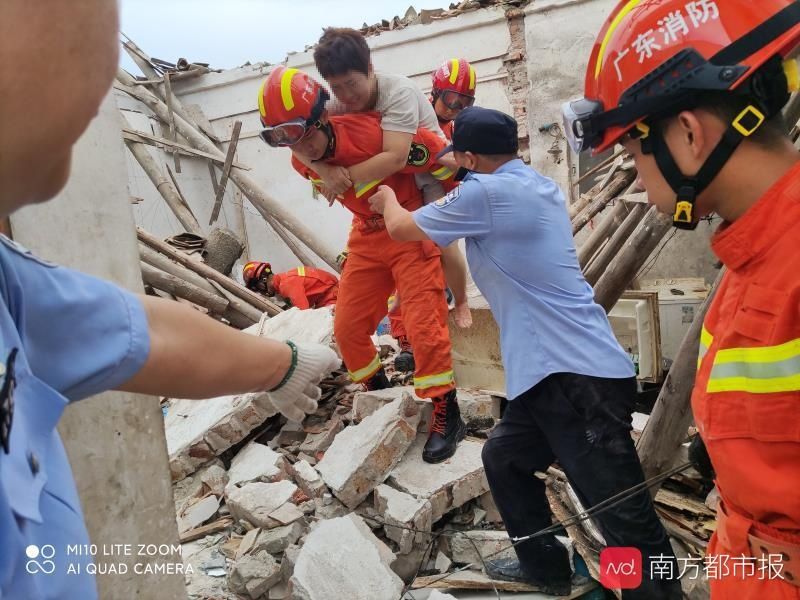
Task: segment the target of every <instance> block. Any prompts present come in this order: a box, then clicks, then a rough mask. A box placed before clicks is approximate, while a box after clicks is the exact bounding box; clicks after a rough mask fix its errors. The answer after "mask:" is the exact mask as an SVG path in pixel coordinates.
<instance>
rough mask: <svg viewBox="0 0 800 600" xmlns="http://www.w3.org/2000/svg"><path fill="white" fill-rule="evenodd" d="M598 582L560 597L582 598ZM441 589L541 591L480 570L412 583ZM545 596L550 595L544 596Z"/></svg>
mask: <svg viewBox="0 0 800 600" xmlns="http://www.w3.org/2000/svg"><path fill="white" fill-rule="evenodd" d="M596 587H597V582H594V581H588V580H587V581H586V583H584V584H582V585H578V586H574V587H573V588H572V591H571V592H570V594H569V595H568V596H559V597H560V598H564V599H569V598H580V597H581V596H582V595H583V594H585V593H587V592H589V591H591V590H593V589H595V588H596ZM426 588H427V589H439V590H493V589H497V590H498V591H501V592H539V588H538V587H536V586H535V585H529V584H527V583H519V582H516V581H499V580H492V579H489V578H488V577H487V576H486V575H484V574H483V573H480V572H478V571H471V570H465V571H457V572H455V573H449V574H447V576H446V577H445V575H430V576H427V577H417V578H416V579H415V580H414V581H413V583H412V584H411V589H412V590H421V589H426ZM544 597H545V598H546V597H548V596H544Z"/></svg>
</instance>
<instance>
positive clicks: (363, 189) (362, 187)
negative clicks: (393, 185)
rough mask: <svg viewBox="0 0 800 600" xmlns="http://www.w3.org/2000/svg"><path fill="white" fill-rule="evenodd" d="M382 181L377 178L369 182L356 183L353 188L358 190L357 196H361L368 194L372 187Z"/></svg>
mask: <svg viewBox="0 0 800 600" xmlns="http://www.w3.org/2000/svg"><path fill="white" fill-rule="evenodd" d="M381 181H383V180H382V179H375V180H374V181H369V182H367V183H356V184H355V185H354V186H353V189H355V191H356V198H361V196H363V195H364V194H366V193H367V192H368V191H370V190H371V189H372V188H374V187H375V186H376V185H378V184H379V183H380V182H381Z"/></svg>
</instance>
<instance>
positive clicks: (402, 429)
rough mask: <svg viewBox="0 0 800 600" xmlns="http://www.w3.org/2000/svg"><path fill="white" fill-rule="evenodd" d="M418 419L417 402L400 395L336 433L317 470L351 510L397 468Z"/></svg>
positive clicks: (414, 431) (411, 438)
mask: <svg viewBox="0 0 800 600" xmlns="http://www.w3.org/2000/svg"><path fill="white" fill-rule="evenodd" d="M418 422H419V408H418V407H417V405H416V404H415V402H414V401H413V400H412V399H411V398H409V397H407V396H406V397H403V398H398V399H397V400H395V401H394V402H392V403H390V404H387V405H386V406H384V407H383V408H381V409H380V410H378V411H377V412H375V413H373V414H372V415H370V416H368V417H367V418H366V419H364V420H363V421H362V422H361V423H359V424H358V425H353V426H350V427H347V428H346V429H345V430H344V431H342V432H341V433H340V434H339V435H338V436H336V439H335V440H334V441H333V444H332V445H331V447H330V449H329V450H328V451H327V452H326V453H325V456H324V458H323V459H322V460H321V461H320V462H319V463H318V464H317V471H318V472H319V474H320V475H321V476H322V479H323V480H324V481H325V483H326V484H327V485H328V486H329V487H330V488H331V491H332V492H333V493H334V495H335V496H336V497H337V498H339V500H341V501H342V502H343V503H344V504H345V505H346V506H347V507H348V508H350V509H351V510H352V509H354V508H356V507H357V506H358V505H359V504H361V502H363V501H364V499H365V498H366V497H367V496H368V495H369V493H370V492H371V491H372V490H373V489H374V488H375V487H376V486H377V485H379V484H380V483H383V481H384V480H385V479H386V477H387V476H388V475H389V473H390V472H391V471H392V469H394V467H395V466H396V465H397V463H398V462H399V461H400V459H401V458H402V457H403V454H405V452H406V450H407V449H408V447H409V445H411V443H412V441H413V440H414V436H415V435H416V431H417V424H418Z"/></svg>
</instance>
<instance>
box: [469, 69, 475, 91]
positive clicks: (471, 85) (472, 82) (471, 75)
mask: <svg viewBox="0 0 800 600" xmlns="http://www.w3.org/2000/svg"><path fill="white" fill-rule="evenodd" d="M469 89H471V90H474V89H475V67H473V66H472V65H470V66H469Z"/></svg>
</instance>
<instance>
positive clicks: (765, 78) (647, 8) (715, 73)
mask: <svg viewBox="0 0 800 600" xmlns="http://www.w3.org/2000/svg"><path fill="white" fill-rule="evenodd" d="M798 44H800V1H798V0H757V1H754V0H724V2H723V1H720V0H620V2H619V3H618V4H617V6H616V8H615V9H614V10H613V11H612V13H611V15H610V16H609V17H608V19H607V20H606V22H605V24H604V25H603V27H602V29H601V30H600V34H599V36H598V38H597V41H596V42H595V45H594V48H593V50H592V55H591V57H590V59H589V65H588V69H587V72H586V81H585V96H584V98H581V99H580V100H575V101H572V102H568V103H566V104H565V105H564V106H563V112H564V125H565V133H566V135H567V138H568V139H569V142H570V145H571V146H572V147H573V149H574V150H576V151H578V152H580V151H583V150H588V149H589V148H591V149H593V150H594V152H595V153H599V152H602V151H604V150H606V149H608V148H610V147H611V146H613V145H614V144H615V143H616V142H618V141H619V140H620V139H621V138H622V137H623V136H624V135H625V134H627V133H631V135H633V137H639V138H641V139H642V151H643V152H645V153H649V154H653V155H654V157H655V160H656V163H657V165H658V167H659V170H660V171H661V174H662V175H663V176H664V179H665V180H666V181H667V183H669V185H670V187H672V189H673V191H675V193H676V195H677V202H676V206H675V214H674V217H673V223H674V224H675V226H677V227H680V228H684V229H693V228H694V227H695V226H696V225H697V222H696V220H695V219H694V216H693V208H694V203H695V200H696V198H697V196H698V195H699V194H700V193H701V192H702V191H703V190H704V189H705V188H706V187H707V186H708V185H709V184H710V183H711V181H712V180H713V179H714V178H715V177H716V176H717V174H718V173H719V172H720V171H721V170H722V167H723V166H724V165H725V163H726V162H727V161H728V159H729V158H730V157H731V155H732V154H733V152H734V151H735V150H736V148H737V147H738V145H739V144H740V143H741V142H742V140H744V139H745V138H746V137H748V136H750V135H752V134H753V133H754V132H755V131H756V130H757V129H758V128H759V127H760V126H761V125H762V123H763V122H764V121H765V120H767V119H769V118H771V117H773V116H775V115H777V114H778V113H779V112H780V110H781V108H782V107H783V106H784V105H785V104H786V102H787V101H788V100H789V95H790V92H791V91H792V90H793V89H796V87H797V84H798V70H797V63H796V62H795V61H786V62H784V59H785V58H786V57H787V56H788V55H789V53H790V52H792V50H794V49H795V48H796V47H797V45H798ZM714 93H718V94H727V95H729V96H730V97H732V98H733V97H735V98H739V99H740V101H741V106H742V107H743V110H742V111H741V112H740V113H739V114H738V116H736V117H735V118H733V119H732V121H731V122H730V123H729V124H728V130H727V131H726V133H725V135H724V136H723V138H722V140H721V141H720V143H719V144H718V145H717V147H716V148H715V149H714V150H713V151H712V153H711V155H710V156H709V157H708V160H707V161H706V163H705V164H704V165H703V166H702V167H701V169H700V170H699V171H698V173H697V174H696V175H693V176H687V175H684V174H683V173H681V171H680V169H679V168H678V167H677V165H676V163H675V160H674V158H673V157H672V154H671V151H670V150H669V148H668V147H667V145H666V142H665V141H664V138H663V134H662V132H660V131H659V128H655V129H654V130H652V131H651V125H653V124H654V123H657V122H658V121H659V120H660V118H663V117H665V116H669V115H670V114H676V113H677V112H679V111H681V110H688V109H691V108H694V107H696V106H697V105H698V102H700V103H702V101H703V98H707V97H709V94H714Z"/></svg>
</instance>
